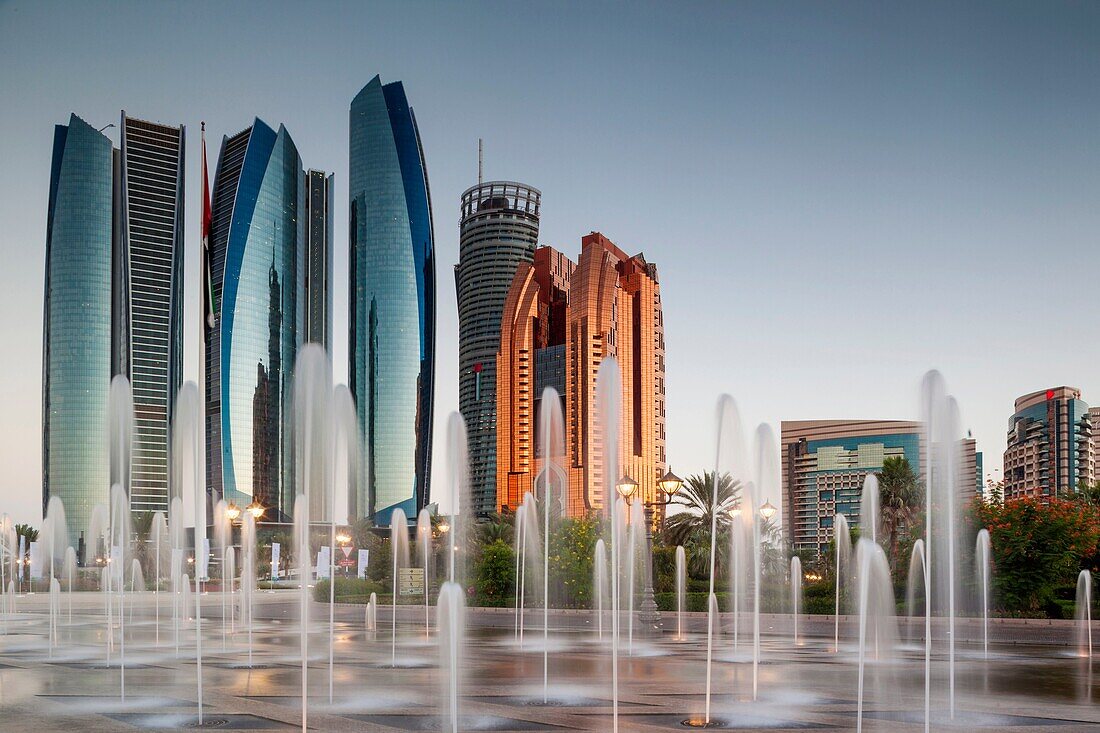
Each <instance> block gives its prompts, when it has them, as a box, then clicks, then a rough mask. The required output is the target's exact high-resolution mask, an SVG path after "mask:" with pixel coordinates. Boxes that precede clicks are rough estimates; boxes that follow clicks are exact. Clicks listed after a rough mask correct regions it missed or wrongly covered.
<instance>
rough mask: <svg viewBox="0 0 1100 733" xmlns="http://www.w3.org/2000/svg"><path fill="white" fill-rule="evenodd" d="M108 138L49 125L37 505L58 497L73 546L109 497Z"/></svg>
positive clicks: (111, 180)
mask: <svg viewBox="0 0 1100 733" xmlns="http://www.w3.org/2000/svg"><path fill="white" fill-rule="evenodd" d="M116 164H117V163H116V160H115V152H114V147H113V145H112V144H111V141H110V140H109V139H108V138H106V137H104V136H103V135H102V134H100V133H99V132H97V131H96V130H95V128H93V127H91V126H90V125H89V124H88V123H86V122H85V121H84V120H82V119H80V118H79V117H77V116H76V115H72V116H71V117H70V118H69V124H68V125H58V126H56V127H55V128H54V141H53V165H52V168H51V171H50V192H49V204H48V209H47V216H46V283H45V309H44V313H43V338H42V351H43V353H42V504H43V510H45V505H46V503H47V502H48V501H49V498H50V497H51V496H58V497H60V498H61V500H62V502H63V503H64V505H65V510H66V515H67V518H68V522H69V533H70V536H69V540H70V542H72V543H73V545H74V546H75V545H76V539H77V537H79V533H80V531H81V530H83V529H86V528H87V526H88V520H89V519H90V518H91V512H92V507H94V506H95V505H96V504H100V503H103V504H105V503H107V498H108V495H109V494H108V492H109V488H110V487H109V486H108V482H109V481H110V477H109V467H108V455H107V438H106V432H107V430H106V429H107V395H108V390H109V388H110V382H111V252H112V232H113V230H114V227H113V225H112V218H113V201H114V196H115V192H114V187H115V174H114V168H115V166H116Z"/></svg>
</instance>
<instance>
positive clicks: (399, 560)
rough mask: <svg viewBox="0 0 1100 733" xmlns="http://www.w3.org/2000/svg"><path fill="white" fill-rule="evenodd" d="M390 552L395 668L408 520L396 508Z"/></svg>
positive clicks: (407, 539)
mask: <svg viewBox="0 0 1100 733" xmlns="http://www.w3.org/2000/svg"><path fill="white" fill-rule="evenodd" d="M390 551H391V553H392V554H393V600H392V601H391V604H390V605H391V611H392V616H393V618H392V625H391V627H392V628H391V631H392V635H391V636H392V638H391V641H390V652H391V657H392V659H391V666H394V667H396V666H397V593H398V590H399V589H398V577H397V575H398V572H399V571H400V570H401V568H404V567H408V565H409V520H408V519H407V518H406V517H405V510H404V509H402V508H401V507H397V508H396V509H394V510H393V513H392V514H391V515H390Z"/></svg>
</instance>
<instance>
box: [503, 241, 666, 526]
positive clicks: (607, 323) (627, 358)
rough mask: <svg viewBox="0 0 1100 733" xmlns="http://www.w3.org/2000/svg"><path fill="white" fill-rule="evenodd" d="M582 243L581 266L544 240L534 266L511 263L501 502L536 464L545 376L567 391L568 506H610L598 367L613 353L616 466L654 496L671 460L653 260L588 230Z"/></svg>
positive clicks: (507, 506) (520, 489) (527, 481)
mask: <svg viewBox="0 0 1100 733" xmlns="http://www.w3.org/2000/svg"><path fill="white" fill-rule="evenodd" d="M581 246H582V250H581V257H580V259H579V261H578V262H577V264H576V265H574V264H573V263H572V262H571V261H570V260H569V259H568V258H566V257H565V256H564V255H562V254H561V253H560V252H557V251H556V250H553V249H551V248H549V247H540V248H539V249H538V250H536V252H535V256H534V263H533V265H521V266H520V268H519V270H517V272H516V275H515V277H514V279H513V283H512V287H511V289H510V290H509V293H508V296H507V299H506V302H505V309H504V318H503V321H502V327H501V337H500V347H499V352H498V354H497V374H498V375H499V382H498V385H497V387H498V388H497V394H496V403H497V450H498V468H497V492H496V498H497V510H498V511H513V510H515V508H516V507H517V506H518V505H519V502H520V501H521V500H522V497H523V493H524V492H526V491H530V490H531V486H532V482H533V479H534V477H535V476H537V475H538V473H539V471H540V470H541V466H540V456H539V455H538V436H537V435H536V427H537V422H538V420H537V418H538V414H539V408H540V405H539V401H540V399H541V395H542V391H543V389H544V388H545V387H553V388H554V389H555V390H557V391H558V392H559V394H560V395H561V397H562V400H563V408H564V409H563V415H564V420H565V436H564V438H565V464H566V465H565V470H566V473H567V477H568V492H567V495H566V499H567V501H566V513H567V515H568V516H573V517H578V516H586V515H588V514H590V513H593V512H603V511H605V510H606V508H607V506H606V503H605V497H604V495H603V491H602V469H603V467H602V463H601V458H602V455H603V442H602V441H603V436H602V434H601V431H600V427H599V424H598V419H597V414H596V378H597V373H598V371H599V367H600V364H601V363H602V361H603V360H604V359H606V358H608V357H613V358H616V359H617V360H618V362H619V367H620V370H621V372H622V395H621V404H622V425H621V426H620V435H621V440H620V446H619V457H618V458H619V465H620V466H621V467H622V472H623V473H625V474H627V475H629V476H630V477H631V478H633V479H634V480H635V481H637V482H638V484H639V487H640V493H639V496H640V497H641V498H644V499H645V500H646V501H653V500H654V499H656V498H657V480H658V479H659V478H660V477H661V476H662V475H663V474H664V473H665V471H666V470H667V459H666V456H665V450H664V447H665V442H664V441H665V430H664V413H665V394H664V326H663V321H662V316H661V301H660V287H659V284H658V278H657V270H656V268H655V267H654V266H653V265H652V264H650V263H647V262H646V261H645V259H644V258H643V257H642V256H641V255H636V256H634V257H630V256H627V255H626V254H625V253H623V252H622V250H620V249H619V248H618V247H616V246H615V245H614V244H613V243H612V242H611V241H610V240H608V239H607V238H606V237H603V236H602V235H600V234H596V233H593V234H590V235H588V236H586V237H584V238H583V239H582V243H581ZM659 518H660V517H659V513H658V517H657V518H656V519H658V520H659Z"/></svg>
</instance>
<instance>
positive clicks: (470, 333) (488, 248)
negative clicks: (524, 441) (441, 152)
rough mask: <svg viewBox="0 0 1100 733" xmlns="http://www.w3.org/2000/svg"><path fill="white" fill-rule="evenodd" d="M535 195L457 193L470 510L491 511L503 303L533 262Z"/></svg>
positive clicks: (461, 391)
mask: <svg viewBox="0 0 1100 733" xmlns="http://www.w3.org/2000/svg"><path fill="white" fill-rule="evenodd" d="M541 202H542V193H541V192H540V191H539V190H538V189H536V188H532V187H531V186H527V185H525V184H522V183H515V182H513V181H490V182H487V183H479V184H478V185H476V186H473V187H471V188H469V189H467V190H466V192H465V193H463V194H462V216H461V219H460V224H459V262H458V265H456V266H455V290H456V292H457V295H458V404H459V409H460V410H461V412H462V417H463V418H464V419H465V421H466V431H467V434H468V436H469V460H470V486H471V496H472V501H473V507H472V509H473V511H474V512H475V513H477V514H479V515H484V514H489V513H492V512H493V511H494V510H495V509H496V445H497V444H496V353H497V349H498V348H499V347H500V319H501V315H502V313H503V310H504V299H505V297H506V296H507V295H508V288H509V287H510V286H511V284H512V278H513V277H514V276H515V274H516V268H517V267H518V266H519V264H520V263H521V262H530V261H531V260H532V259H533V258H534V253H535V247H536V245H537V244H538V236H539V211H540V206H541Z"/></svg>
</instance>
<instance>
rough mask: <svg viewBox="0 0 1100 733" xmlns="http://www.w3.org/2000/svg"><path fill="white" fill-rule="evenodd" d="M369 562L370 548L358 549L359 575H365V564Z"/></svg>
mask: <svg viewBox="0 0 1100 733" xmlns="http://www.w3.org/2000/svg"><path fill="white" fill-rule="evenodd" d="M369 563H370V550H360V551H359V577H360V578H366V577H367V565H368V564H369Z"/></svg>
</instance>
